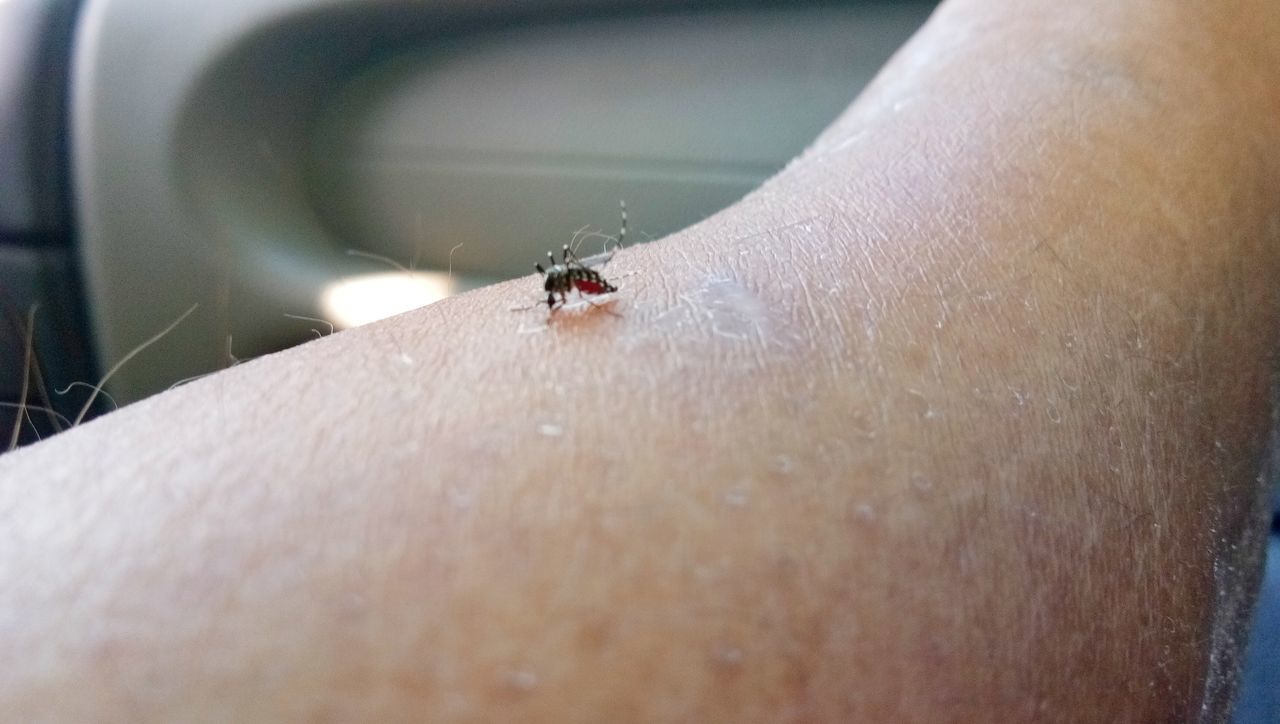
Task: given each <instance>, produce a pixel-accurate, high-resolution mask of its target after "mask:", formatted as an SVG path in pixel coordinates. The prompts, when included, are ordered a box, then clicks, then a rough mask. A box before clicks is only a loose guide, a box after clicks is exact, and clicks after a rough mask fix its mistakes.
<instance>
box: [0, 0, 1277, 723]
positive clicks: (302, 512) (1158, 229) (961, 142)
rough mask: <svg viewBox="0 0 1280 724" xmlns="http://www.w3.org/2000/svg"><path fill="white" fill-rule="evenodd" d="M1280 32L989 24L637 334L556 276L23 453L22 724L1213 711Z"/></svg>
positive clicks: (1244, 9)
mask: <svg viewBox="0 0 1280 724" xmlns="http://www.w3.org/2000/svg"><path fill="white" fill-rule="evenodd" d="M1276 37H1280V5H1277V4H1276V3H1274V2H1270V1H1269V0H1223V1H1221V2H1205V3H1172V2H1159V1H1157V0H1146V1H1138V0H1128V1H1121V2H1117V1H1116V0H1080V1H1078V2H1074V3H1058V2H1050V1H1049V0H1034V1H1027V0H1016V1H1015V0H953V1H952V2H949V3H947V4H946V5H945V6H944V8H943V9H942V10H941V11H940V12H939V14H938V15H937V16H936V17H935V18H934V19H933V20H932V21H931V22H930V24H929V25H928V26H927V27H926V29H925V30H924V31H923V32H922V33H921V35H920V36H918V37H917V38H916V39H915V40H914V41H912V43H911V44H909V46H908V47H907V48H906V49H904V50H903V51H902V52H901V53H900V54H899V56H898V57H897V58H896V59H895V60H894V61H893V63H891V65H890V67H889V68H888V69H886V71H885V72H884V73H883V74H882V76H881V77H880V78H879V79H878V80H877V81H876V83H875V84H874V85H873V86H872V88H871V89H869V91H868V92H867V93H866V94H865V95H864V96H863V97H862V98H861V99H860V100H859V101H858V102H857V103H855V104H854V105H853V106H852V107H851V108H850V110H849V111H848V112H847V113H846V114H845V115H844V116H843V117H842V118H840V119H839V120H838V121H837V122H836V123H835V124H834V125H833V126H832V128H831V129H829V130H828V131H827V132H826V133H825V134H824V135H823V136H822V137H821V138H820V139H819V140H818V141H817V142H816V144H815V145H814V147H813V148H811V149H810V151H809V152H807V153H806V154H805V155H804V156H803V157H802V158H801V159H800V160H798V161H797V162H796V163H794V164H792V165H791V166H790V167H788V169H787V170H786V171H784V172H783V173H782V174H781V175H780V176H778V177H777V178H776V179H774V180H773V181H771V182H769V183H768V184H766V185H765V186H764V187H763V188H762V189H761V190H760V191H758V192H757V193H756V194H754V195H752V196H750V197H748V198H747V199H746V200H744V201H743V202H742V203H740V204H739V205H737V206H735V207H734V208H732V209H729V210H727V211H726V212H724V213H723V214H720V215H718V216H717V217H715V218H713V219H711V220H709V221H708V222H706V223H704V224H701V225H699V226H697V227H694V228H691V229H689V230H687V231H685V232H683V233H680V234H677V235H675V236H674V237H671V238H668V239H666V240H663V241H661V242H657V243H654V244H650V245H646V246H641V247H634V248H631V249H629V250H627V251H625V252H623V253H621V254H619V255H617V257H616V258H615V259H614V260H613V261H612V262H611V263H610V265H609V267H608V274H607V275H606V276H607V277H608V278H609V279H610V280H611V281H614V282H615V283H617V284H618V285H619V286H620V287H621V291H620V292H619V293H618V294H617V295H616V297H617V300H616V301H615V302H614V303H613V305H612V309H613V311H615V312H617V313H618V314H619V315H621V316H620V317H615V316H612V315H610V314H606V313H603V312H602V310H598V309H592V308H585V309H581V310H576V311H575V310H561V311H557V312H556V313H555V316H554V319H553V320H552V321H551V322H550V323H549V324H546V326H545V328H544V327H543V323H544V321H545V320H546V319H547V313H546V311H545V310H528V311H521V312H512V311H511V309H510V307H512V306H513V305H520V304H526V303H527V302H528V300H529V299H530V298H533V297H536V296H537V295H538V290H539V289H540V285H539V283H538V282H537V281H536V280H535V279H534V278H533V277H529V278H526V279H522V280H517V281H515V282H511V283H508V284H503V285H498V286H496V287H492V288H488V289H484V290H481V291H479V292H476V293H472V294H468V295H465V296H463V297H460V298H456V299H451V300H447V301H446V302H442V303H440V304H437V305H433V306H431V307H429V308H426V309H421V310H418V311H416V312H413V313H410V314H407V315H403V316H401V317H398V318H395V319H391V320H388V321H386V322H383V323H379V324H376V325H372V326H369V327H365V328H361V329H357V330H353V331H350V332H344V333H341V334H337V335H334V336H332V337H328V338H325V339H323V340H319V341H316V342H313V343H311V344H307V345H305V346H303V347H301V348H298V349H295V350H291V351H289V352H285V353H282V354H278V355H274V356H271V357H268V358H264V359H260V360H257V361H254V362H251V363H247V364H244V365H241V366H238V367H236V368H234V369H231V370H228V371H226V372H224V373H221V374H218V375H216V376H214V377H211V378H208V379H205V380H202V381H200V382H197V383H193V384H191V385H188V386H186V387H182V388H179V389H177V390H174V391H173V392H170V393H167V394H165V395H161V396H159V397H156V398H152V399H150V400H147V401H144V402H142V403H139V404H136V405H133V406H130V407H128V408H126V409H124V410H122V411H120V412H119V413H116V414H112V415H109V416H107V417H105V418H103V419H100V420H98V421H95V422H92V423H89V424H87V425H84V426H83V427H81V428H78V429H76V430H74V431H72V432H70V433H67V434H64V435H61V436H59V437H56V438H54V439H52V440H50V441H46V442H45V443H41V444H38V445H35V446H32V447H30V448H27V449H23V450H21V451H18V452H17V453H14V454H11V455H7V456H4V457H3V458H0V516H2V520H3V525H0V551H3V555H0V582H2V583H3V590H4V592H5V593H4V595H3V596H2V597H0V710H3V711H5V712H7V716H12V717H13V718H14V719H15V720H33V719H41V718H45V719H60V720H83V719H88V718H94V719H104V720H174V719H189V718H198V719H206V718H207V719H218V720H237V721H252V720H273V719H305V720H334V721H353V720H369V721H374V720H377V721H395V720H414V721H422V720H440V721H445V720H498V719H502V720H510V721H611V720H618V719H630V720H681V721H708V720H721V721H728V720H788V719H794V720H814V721H820V720H826V721H913V720H914V721H947V720H956V721H979V720H981V721H987V720H990V721H1001V720H1033V719H1035V720H1063V721H1171V720H1196V719H1198V718H1201V717H1202V712H1203V716H1204V717H1206V718H1213V717H1214V716H1216V715H1217V714H1218V713H1219V712H1220V708H1219V707H1220V706H1221V703H1222V700H1223V697H1222V696H1221V693H1222V691H1223V687H1224V686H1225V685H1224V684H1223V683H1222V681H1221V679H1220V678H1218V679H1215V678H1214V676H1212V675H1211V674H1212V672H1211V667H1210V657H1211V650H1216V651H1218V654H1215V655H1221V652H1222V651H1223V650H1224V649H1214V647H1215V645H1216V643H1215V642H1216V639H1215V633H1214V622H1215V621H1219V622H1221V621H1222V619H1223V617H1224V616H1225V615H1227V612H1224V607H1226V606H1227V605H1228V603H1229V601H1228V600H1227V599H1229V598H1230V597H1229V596H1227V597H1225V598H1224V596H1223V595H1220V594H1219V593H1218V589H1219V588H1220V587H1222V584H1223V582H1224V580H1225V581H1227V582H1228V583H1230V582H1231V579H1232V576H1231V575H1226V576H1225V578H1224V575H1225V574H1224V573H1223V571H1226V570H1227V567H1228V566H1230V565H1235V563H1236V559H1234V558H1231V557H1230V555H1229V553H1230V550H1231V545H1232V544H1233V543H1237V542H1239V541H1241V540H1245V538H1244V536H1245V534H1246V532H1247V531H1248V530H1249V529H1250V528H1251V526H1253V524H1254V521H1256V520H1257V519H1258V508H1257V505H1256V502H1257V500H1258V499H1259V496H1258V494H1257V493H1258V491H1259V488H1260V485H1259V483H1258V482H1257V476H1258V475H1259V471H1260V465H1261V463H1262V460H1263V457H1264V451H1265V445H1266V441H1267V435H1268V430H1269V415H1270V406H1269V403H1270V392H1271V389H1270V382H1271V378H1272V376H1273V375H1274V373H1275V364H1274V353H1275V350H1277V349H1280V339H1278V338H1277V337H1278V336H1280V313H1278V309H1280V299H1277V294H1278V292H1280V285H1278V284H1277V282H1276V280H1277V279H1280V195H1277V193H1276V190H1277V189H1280V137H1278V136H1280V124H1277V123H1276V122H1275V119H1276V118H1280V97H1278V96H1277V93H1278V90H1277V89H1280V82H1277V81H1278V80H1280V79H1278V78H1276V77H1275V75H1276V72H1275V70H1274V69H1275V68H1277V67H1280V65H1278V64H1277V63H1276V62H1275V61H1276V60H1278V59H1277V58H1275V57H1274V55H1275V50H1273V46H1274V45H1275V43H1274V42H1272V39H1274V38H1276ZM1248 545H1249V544H1248V543H1247V540H1246V547H1248ZM1247 558H1248V557H1247V556H1242V557H1241V559H1240V560H1243V561H1245V563H1247V562H1248V561H1247ZM1215 572H1216V575H1215ZM1247 573H1248V571H1243V572H1241V573H1240V576H1241V577H1242V580H1244V579H1247V575H1246V574H1247ZM1227 588H1230V586H1227ZM1217 638H1221V636H1218V637H1217ZM1219 643H1220V642H1219ZM1228 678H1229V677H1228ZM1206 682H1208V683H1206ZM1227 688H1229V687H1227Z"/></svg>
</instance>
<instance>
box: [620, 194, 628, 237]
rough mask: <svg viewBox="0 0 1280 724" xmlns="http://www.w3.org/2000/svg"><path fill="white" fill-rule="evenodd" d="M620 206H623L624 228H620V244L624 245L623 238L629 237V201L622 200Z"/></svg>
mask: <svg viewBox="0 0 1280 724" xmlns="http://www.w3.org/2000/svg"><path fill="white" fill-rule="evenodd" d="M618 206H620V207H621V208H622V228H620V229H618V246H622V240H623V239H625V238H627V202H626V201H621V200H620V201H618Z"/></svg>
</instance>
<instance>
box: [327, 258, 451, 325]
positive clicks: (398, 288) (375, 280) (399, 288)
mask: <svg viewBox="0 0 1280 724" xmlns="http://www.w3.org/2000/svg"><path fill="white" fill-rule="evenodd" d="M452 293H453V285H452V284H451V283H450V282H449V277H448V275H447V274H439V273H432V272H400V271H396V272H381V273H376V274H361V275H359V276H352V277H344V278H342V279H338V280H336V281H334V282H332V283H331V284H329V285H328V286H326V287H325V288H324V291H323V292H322V293H321V296H320V304H321V306H322V308H323V309H324V316H325V317H326V318H327V319H329V320H330V321H332V322H333V324H334V326H336V327H339V328H342V329H346V328H350V327H359V326H360V325H362V324H368V323H370V322H376V321H378V320H379V319H386V318H387V317H392V316H395V315H397V314H400V313H401V312H407V311H409V310H410V309H417V308H418V307H422V306H426V305H428V304H431V303H432V302H438V301H440V300H441V299H444V298H445V297H447V296H449V295H450V294H452Z"/></svg>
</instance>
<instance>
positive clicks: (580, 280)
mask: <svg viewBox="0 0 1280 724" xmlns="http://www.w3.org/2000/svg"><path fill="white" fill-rule="evenodd" d="M619 205H620V206H621V208H622V227H621V229H619V231H618V243H617V246H615V247H614V248H613V249H611V250H609V251H606V252H604V253H603V254H596V255H595V256H591V257H587V258H586V259H582V258H579V257H578V255H577V253H576V252H574V250H573V248H572V247H570V246H569V245H568V244H565V245H564V247H563V248H562V249H561V251H560V262H559V263H557V262H556V257H555V254H554V253H553V252H550V251H549V252H547V261H548V262H549V264H548V266H546V267H543V266H542V265H541V264H534V268H535V269H537V270H538V273H539V274H541V275H542V276H543V277H544V280H543V285H542V286H543V289H544V290H545V291H546V292H547V309H549V310H550V311H552V312H554V311H555V310H556V307H557V306H558V305H559V306H563V305H564V304H566V303H568V301H569V300H568V294H569V292H571V291H574V290H577V292H578V294H581V295H582V296H583V298H586V297H593V296H598V295H601V294H609V293H610V292H616V291H618V288H617V287H615V286H614V285H612V284H610V283H609V281H608V280H607V279H605V278H604V277H603V276H601V275H600V272H598V271H596V269H595V268H596V267H602V266H604V265H605V264H607V263H608V262H609V260H610V259H612V258H613V253H614V252H615V251H617V249H618V248H619V247H621V246H622V240H623V239H625V238H626V236H627V204H626V202H619ZM557 296H558V297H559V299H557ZM589 301H590V300H588V302H589Z"/></svg>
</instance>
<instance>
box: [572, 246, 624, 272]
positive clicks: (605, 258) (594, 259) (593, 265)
mask: <svg viewBox="0 0 1280 724" xmlns="http://www.w3.org/2000/svg"><path fill="white" fill-rule="evenodd" d="M617 252H618V250H617V249H610V250H608V251H604V252H601V253H599V254H592V255H591V256H588V257H583V258H581V259H578V263H579V264H581V265H583V266H585V267H587V268H588V269H599V268H600V267H602V266H604V265H605V264H608V263H609V260H610V259H612V258H613V255H614V254H616V253H617Z"/></svg>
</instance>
